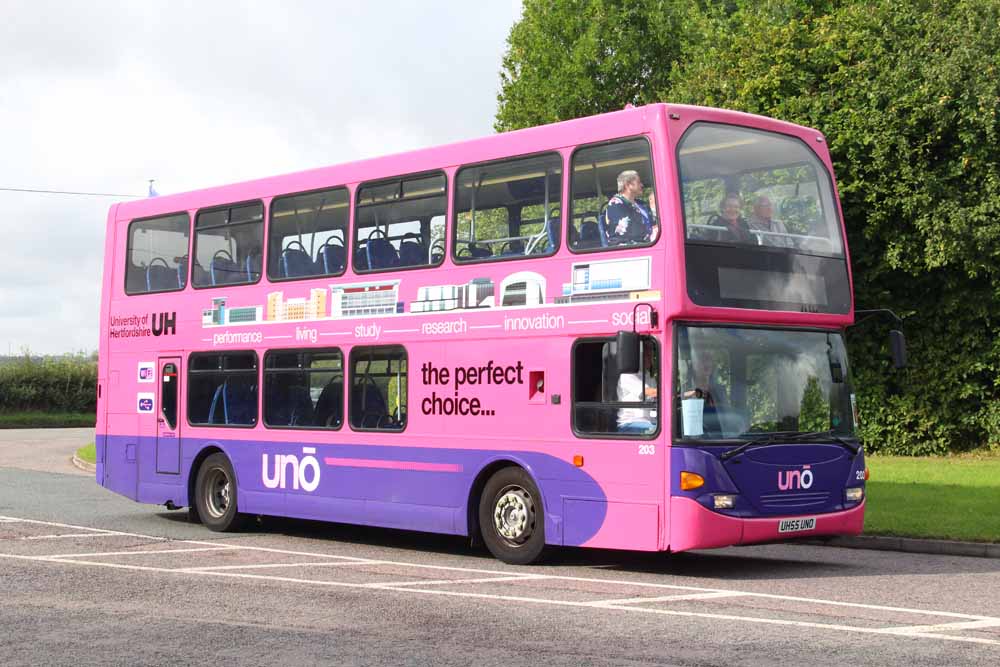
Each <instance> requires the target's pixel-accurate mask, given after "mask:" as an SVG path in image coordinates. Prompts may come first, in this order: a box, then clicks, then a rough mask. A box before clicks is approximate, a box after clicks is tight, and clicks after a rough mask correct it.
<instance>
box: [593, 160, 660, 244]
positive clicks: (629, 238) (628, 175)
mask: <svg viewBox="0 0 1000 667" xmlns="http://www.w3.org/2000/svg"><path fill="white" fill-rule="evenodd" d="M641 196H642V179H640V178H639V173H638V172H636V171H633V170H631V169H628V170H626V171H623V172H622V173H620V174H618V194H616V195H614V196H613V197H611V199H610V200H608V205H607V207H606V208H605V211H604V216H605V218H604V223H605V224H604V228H605V230H606V233H607V235H608V245H631V244H634V243H653V242H655V241H656V237H657V236H658V235H659V233H660V225H659V223H658V222H657V220H656V200H655V199H654V198H653V196H652V194H651V195H650V197H649V204H648V205H647V204H646V202H644V201H643V200H642V199H640V197H641Z"/></svg>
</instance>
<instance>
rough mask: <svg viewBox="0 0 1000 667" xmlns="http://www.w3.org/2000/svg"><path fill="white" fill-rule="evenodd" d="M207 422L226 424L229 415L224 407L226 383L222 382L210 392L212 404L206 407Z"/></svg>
mask: <svg viewBox="0 0 1000 667" xmlns="http://www.w3.org/2000/svg"><path fill="white" fill-rule="evenodd" d="M208 423H209V424H228V423H229V415H228V411H227V408H226V383H225V382H223V383H222V384H220V385H219V386H218V387H216V388H215V393H214V394H212V405H211V407H209V409H208Z"/></svg>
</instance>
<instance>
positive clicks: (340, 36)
mask: <svg viewBox="0 0 1000 667" xmlns="http://www.w3.org/2000/svg"><path fill="white" fill-rule="evenodd" d="M519 13H520V0H491V1H489V2H485V3H474V2H468V1H465V2H462V1H459V0H455V1H451V0H448V1H444V0H420V1H419V2H416V1H414V2H409V1H406V0H396V1H395V2H391V1H382V0H367V1H366V2H340V1H329V0H328V1H326V2H323V1H320V0H315V1H312V2H307V1H305V0H301V1H292V0H282V1H281V2H278V1H277V0H275V1H274V2H241V3H236V2H208V1H202V2H179V1H176V0H170V1H169V2H164V1H160V2H153V1H142V2H126V1H125V0H121V1H119V2H111V1H101V0H79V1H74V0H62V1H56V2H50V1H43V0H25V1H21V0H0V188H25V189H42V190H70V191H83V192H99V193H120V194H136V195H141V194H144V193H145V192H146V187H147V186H146V181H147V179H150V178H155V179H156V188H157V189H158V190H159V191H160V193H161V194H167V193H175V192H182V191H185V190H191V189H195V188H201V187H207V186H212V185H220V184H223V183H230V182H234V181H241V180H245V179H249V178H256V177H261V176H268V175H275V174H281V173H286V172H290V171H298V170H301V169H308V168H312V167H318V166H323V165H328V164H336V163H339V162H345V161H349V160H354V159H358V158H363V157H372V156H376V155H381V154H385V153H393V152H398V151H402V150H408V149H412V148H420V147H423V146H432V145H436V144H441V143H448V142H452V141H460V140H463V139H469V138H473V137H477V136H482V135H486V134H490V133H492V123H493V116H494V113H495V111H496V95H497V91H498V88H499V70H500V60H501V57H502V55H503V52H504V47H505V39H506V37H507V35H508V33H509V31H510V28H511V26H512V25H513V23H514V21H515V20H516V19H517V18H518V16H519ZM116 200H120V198H118V199H116V198H109V197H80V196H61V195H47V194H31V193H20V192H9V191H6V190H2V189H0V206H2V215H0V232H2V238H0V247H2V250H0V258H2V261H0V355H2V354H7V353H8V351H13V352H14V353H19V352H21V351H23V350H24V349H25V348H28V349H30V350H31V352H33V353H43V354H58V353H63V352H77V351H83V352H92V351H94V350H96V349H97V344H98V340H97V338H98V312H99V307H100V288H101V269H102V262H103V252H104V241H103V238H104V224H105V218H106V215H107V211H108V207H109V205H110V204H111V203H113V202H114V201H116Z"/></svg>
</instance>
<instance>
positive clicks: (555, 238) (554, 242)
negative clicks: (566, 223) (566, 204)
mask: <svg viewBox="0 0 1000 667" xmlns="http://www.w3.org/2000/svg"><path fill="white" fill-rule="evenodd" d="M545 234H546V236H548V238H549V248H548V251H549V252H555V251H556V248H558V247H559V219H558V218H549V219H548V222H546V223H545Z"/></svg>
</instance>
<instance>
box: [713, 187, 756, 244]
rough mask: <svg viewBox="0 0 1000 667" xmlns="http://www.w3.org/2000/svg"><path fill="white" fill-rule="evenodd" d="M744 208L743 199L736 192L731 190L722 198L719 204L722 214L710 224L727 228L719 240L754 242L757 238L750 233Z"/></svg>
mask: <svg viewBox="0 0 1000 667" xmlns="http://www.w3.org/2000/svg"><path fill="white" fill-rule="evenodd" d="M742 209H743V200H742V199H741V198H740V196H739V195H738V194H737V193H735V192H729V193H727V194H726V196H725V197H723V198H722V204H721V205H720V206H719V211H720V213H721V215H717V216H715V217H713V218H712V220H711V222H710V224H712V225H714V226H715V227H721V228H723V229H724V230H726V231H725V232H724V233H721V234H719V237H718V239H717V240H719V241H736V242H737V243H754V244H756V242H757V240H756V239H755V238H754V236H753V234H751V233H750V227H749V226H748V225H747V221H746V220H744V219H743V216H742V215H741V214H740V211H741V210H742Z"/></svg>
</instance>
